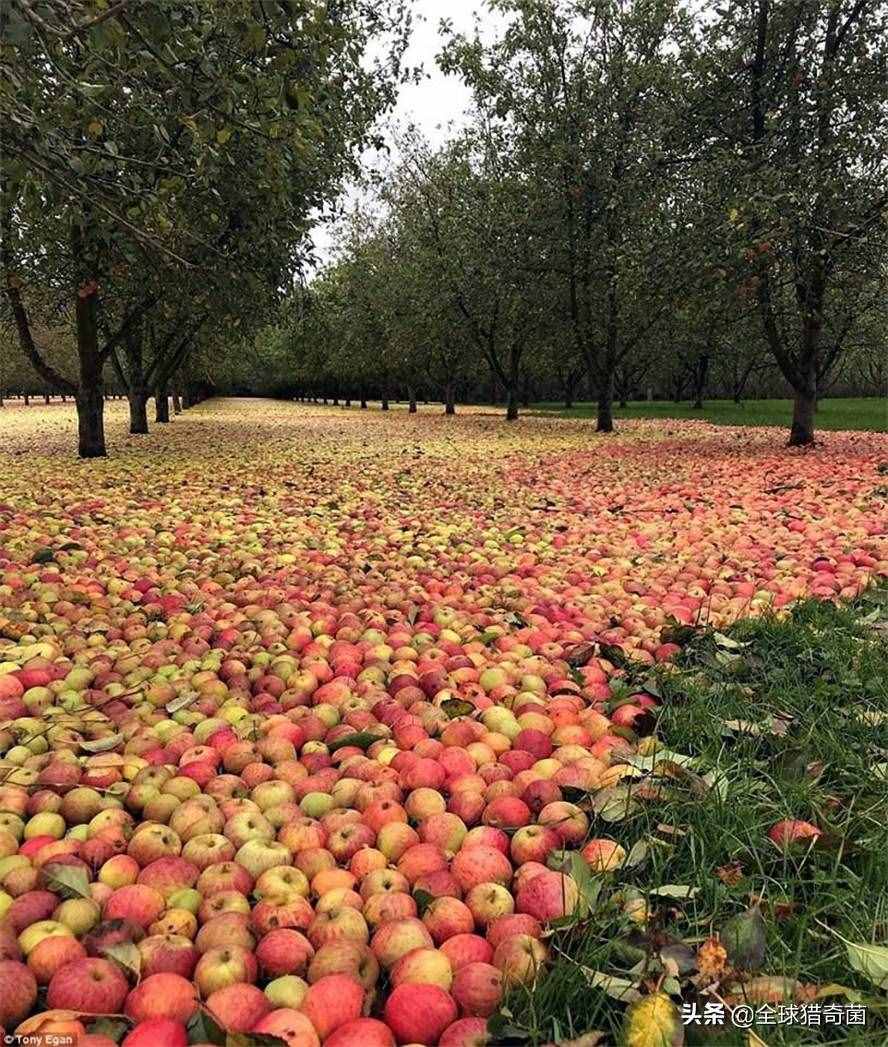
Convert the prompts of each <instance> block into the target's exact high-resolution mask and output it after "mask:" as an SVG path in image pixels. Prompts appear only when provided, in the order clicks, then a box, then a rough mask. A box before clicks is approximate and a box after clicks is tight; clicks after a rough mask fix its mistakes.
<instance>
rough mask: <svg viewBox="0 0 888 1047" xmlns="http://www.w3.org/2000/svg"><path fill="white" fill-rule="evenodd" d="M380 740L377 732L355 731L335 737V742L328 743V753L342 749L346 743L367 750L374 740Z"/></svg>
mask: <svg viewBox="0 0 888 1047" xmlns="http://www.w3.org/2000/svg"><path fill="white" fill-rule="evenodd" d="M379 740H380V738H379V735H378V734H371V733H370V731H357V732H356V733H355V734H347V735H345V737H344V738H337V739H336V741H335V742H332V743H331V744H330V754H331V755H332V754H333V753H335V752H336V750H337V749H342V748H344V747H345V746H346V745H354V746H355V747H356V748H357V749H364V750H367V749H369V748H370V746H371V745H372V744H373V743H374V742H378V741H379Z"/></svg>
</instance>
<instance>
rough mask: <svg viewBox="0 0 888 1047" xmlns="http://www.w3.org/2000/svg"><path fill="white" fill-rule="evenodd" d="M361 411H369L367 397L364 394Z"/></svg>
mask: <svg viewBox="0 0 888 1047" xmlns="http://www.w3.org/2000/svg"><path fill="white" fill-rule="evenodd" d="M361 410H362V411H366V410H367V397H366V396H364V394H363V393H362V394H361Z"/></svg>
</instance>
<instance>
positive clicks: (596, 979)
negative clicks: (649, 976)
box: [581, 967, 644, 1003]
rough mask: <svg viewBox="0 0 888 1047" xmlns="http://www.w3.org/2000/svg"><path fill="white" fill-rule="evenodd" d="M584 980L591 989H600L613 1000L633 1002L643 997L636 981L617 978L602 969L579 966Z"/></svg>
mask: <svg viewBox="0 0 888 1047" xmlns="http://www.w3.org/2000/svg"><path fill="white" fill-rule="evenodd" d="M581 969H582V972H583V974H584V976H585V978H586V981H587V982H588V983H589V985H591V986H592V988H593V989H601V991H602V992H604V993H606V994H607V995H608V996H610V997H611V999H613V1000H619V1001H620V1002H621V1003H634V1002H635V1001H636V1000H641V999H644V997H643V996H642V995H641V993H640V992H639V991H638V982H633V981H630V980H629V979H628V978H618V977H616V976H615V975H613V974H605V972H604V971H596V970H593V969H592V968H591V967H583V968H581Z"/></svg>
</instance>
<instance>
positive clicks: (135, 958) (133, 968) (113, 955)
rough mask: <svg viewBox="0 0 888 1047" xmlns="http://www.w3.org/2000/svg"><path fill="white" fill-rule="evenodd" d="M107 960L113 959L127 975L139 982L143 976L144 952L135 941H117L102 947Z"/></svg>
mask: <svg viewBox="0 0 888 1047" xmlns="http://www.w3.org/2000/svg"><path fill="white" fill-rule="evenodd" d="M102 955H103V956H104V957H105V959H106V960H113V961H114V963H116V964H117V965H118V966H119V967H120V968H122V970H123V973H124V974H125V975H127V977H129V978H131V979H132V980H133V981H134V982H138V981H139V979H140V978H141V977H142V954H141V953H140V952H139V950H138V947H137V946H136V945H135V944H134V943H133V942H117V943H115V944H114V945H106V946H105V947H104V948H103V949H102Z"/></svg>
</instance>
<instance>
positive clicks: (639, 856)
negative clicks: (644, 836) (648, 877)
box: [620, 840, 651, 869]
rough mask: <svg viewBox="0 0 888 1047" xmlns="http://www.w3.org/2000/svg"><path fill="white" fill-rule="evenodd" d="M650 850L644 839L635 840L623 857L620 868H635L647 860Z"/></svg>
mask: <svg viewBox="0 0 888 1047" xmlns="http://www.w3.org/2000/svg"><path fill="white" fill-rule="evenodd" d="M650 852H651V848H650V844H649V843H648V842H647V841H646V840H636V841H635V843H634V844H632V846H631V847H630V848H629V853H628V854H627V855H626V857H625V858H624V859H623V864H622V865H621V866H620V868H622V869H635V868H636V867H637V866H639V865H642V864H643V863H644V862H646V861H647V859H648V855H649V854H650Z"/></svg>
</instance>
